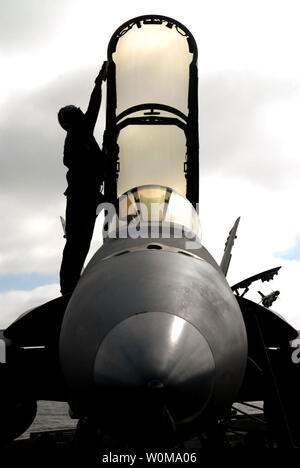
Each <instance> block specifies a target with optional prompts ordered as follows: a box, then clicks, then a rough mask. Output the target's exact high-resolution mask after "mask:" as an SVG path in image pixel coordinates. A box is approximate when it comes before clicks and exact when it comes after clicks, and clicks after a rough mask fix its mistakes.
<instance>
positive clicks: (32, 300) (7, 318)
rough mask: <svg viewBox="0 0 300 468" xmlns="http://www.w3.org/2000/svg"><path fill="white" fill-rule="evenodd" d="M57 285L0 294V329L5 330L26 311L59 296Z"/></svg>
mask: <svg viewBox="0 0 300 468" xmlns="http://www.w3.org/2000/svg"><path fill="white" fill-rule="evenodd" d="M59 295H60V293H59V285H58V284H49V285H46V286H40V287H38V288H35V289H33V290H31V291H9V292H4V293H0V328H2V329H3V328H6V327H8V325H9V324H10V323H12V322H13V321H14V320H15V319H16V318H17V317H19V315H21V314H22V313H23V312H25V311H26V310H29V309H31V308H33V307H36V306H38V305H40V304H43V303H44V302H47V301H50V300H51V299H54V298H55V297H57V296H59Z"/></svg>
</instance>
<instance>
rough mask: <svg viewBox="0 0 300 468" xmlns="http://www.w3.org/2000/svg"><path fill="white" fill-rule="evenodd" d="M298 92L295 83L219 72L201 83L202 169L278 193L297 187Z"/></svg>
mask: <svg viewBox="0 0 300 468" xmlns="http://www.w3.org/2000/svg"><path fill="white" fill-rule="evenodd" d="M299 86H300V80H299V82H298V85H296V84H295V81H294V80H293V79H290V80H288V79H278V78H274V77H272V76H270V77H267V76H264V77H261V76H260V75H259V73H257V72H256V73H253V72H252V73H249V72H242V71H240V72H234V71H233V72H229V71H226V72H220V73H215V74H213V75H211V76H205V77H203V78H202V79H200V163H201V170H202V171H203V172H205V173H212V172H214V173H219V174H221V173H222V174H223V175H224V177H228V176H230V175H233V176H234V175H237V176H239V177H241V178H243V179H247V180H251V181H252V183H253V184H255V185H260V186H267V187H268V189H270V190H272V191H273V190H276V191H277V190H279V189H282V188H284V187H286V186H290V184H291V183H294V184H296V183H298V174H299V172H300V160H299V156H298V155H299V153H300V141H299V136H298V126H297V122H299V120H300V94H299V91H298V89H299Z"/></svg>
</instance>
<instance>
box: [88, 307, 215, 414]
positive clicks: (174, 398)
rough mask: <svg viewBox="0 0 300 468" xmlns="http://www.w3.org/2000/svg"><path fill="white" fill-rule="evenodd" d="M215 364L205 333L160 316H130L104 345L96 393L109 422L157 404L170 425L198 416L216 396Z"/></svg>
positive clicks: (97, 362)
mask: <svg viewBox="0 0 300 468" xmlns="http://www.w3.org/2000/svg"><path fill="white" fill-rule="evenodd" d="M214 376H215V363H214V358H213V355H212V352H211V350H210V347H209V345H208V343H207V341H206V340H205V338H204V337H203V336H202V335H201V333H200V332H199V331H198V330H197V329H196V328H195V327H194V326H193V325H191V324H190V323H189V322H187V321H185V320H184V319H182V318H180V317H178V316H176V315H172V314H168V313H162V312H147V313H141V314H137V315H134V316H131V317H129V318H127V319H126V320H124V321H123V322H121V323H119V324H118V325H116V326H115V327H114V328H113V329H112V330H111V331H110V332H109V333H108V335H107V336H106V337H105V338H104V340H103V342H102V344H101V345H100V347H99V349H98V352H97V356H96V359H95V366H94V380H95V384H96V388H97V392H99V394H100V395H102V397H103V398H100V399H101V401H102V402H103V406H104V408H102V410H103V409H104V410H107V411H108V412H109V415H110V417H111V416H112V414H113V412H115V413H118V415H119V416H120V412H121V413H123V414H124V412H126V411H127V412H128V415H127V416H128V417H130V418H134V416H135V415H138V414H145V411H146V408H148V409H149V408H151V407H152V406H153V404H154V405H155V402H156V403H157V402H158V401H159V402H160V404H161V405H162V406H163V407H166V408H167V410H168V413H169V414H170V415H171V417H172V420H174V421H178V422H179V421H182V420H184V419H186V418H190V417H192V416H193V415H195V413H197V414H200V413H201V411H202V410H203V409H204V407H205V406H206V405H207V403H208V401H209V397H210V395H211V393H212V390H213V385H214Z"/></svg>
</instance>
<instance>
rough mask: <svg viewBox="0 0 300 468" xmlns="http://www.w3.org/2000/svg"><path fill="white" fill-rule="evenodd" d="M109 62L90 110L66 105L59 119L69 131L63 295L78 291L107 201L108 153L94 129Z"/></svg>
mask: <svg viewBox="0 0 300 468" xmlns="http://www.w3.org/2000/svg"><path fill="white" fill-rule="evenodd" d="M106 70H107V62H104V63H103V65H102V68H101V70H100V72H99V74H98V76H97V78H96V80H95V87H94V89H93V91H92V94H91V97H90V102H89V105H88V109H87V111H86V113H85V114H84V113H83V112H82V110H81V109H80V108H79V107H75V106H73V105H70V106H65V107H63V108H62V109H60V111H59V113H58V121H59V123H60V125H61V126H62V128H63V129H64V130H66V132H67V136H66V139H65V145H64V159H63V161H64V165H65V166H66V167H67V168H68V169H69V170H68V172H67V182H68V187H67V190H66V191H65V193H64V194H65V195H66V197H67V206H66V224H65V237H66V245H65V248H64V251H63V258H62V263H61V268H60V288H61V293H62V294H67V293H70V292H72V291H73V290H74V288H75V286H76V284H77V282H78V280H79V277H80V274H81V270H82V267H83V264H84V261H85V258H86V256H87V253H88V251H89V248H90V243H91V239H92V236H93V230H94V226H95V221H96V208H97V206H98V204H99V203H101V201H103V200H104V197H103V195H102V194H101V192H100V189H101V186H102V184H103V181H104V179H105V172H106V155H105V154H104V153H103V152H102V151H101V150H100V148H99V146H98V144H97V142H96V140H95V138H94V135H93V132H94V128H95V125H96V121H97V118H98V114H99V110H100V106H101V98H102V89H101V85H102V81H104V80H105V79H106Z"/></svg>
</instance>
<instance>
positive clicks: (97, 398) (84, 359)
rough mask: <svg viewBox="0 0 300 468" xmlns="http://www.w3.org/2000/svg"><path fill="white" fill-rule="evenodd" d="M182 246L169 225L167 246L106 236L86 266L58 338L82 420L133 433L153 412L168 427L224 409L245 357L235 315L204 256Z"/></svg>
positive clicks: (230, 297) (237, 311) (200, 250)
mask: <svg viewBox="0 0 300 468" xmlns="http://www.w3.org/2000/svg"><path fill="white" fill-rule="evenodd" d="M186 241H187V239H184V238H177V237H176V228H174V229H173V230H172V232H171V236H170V238H169V239H160V238H159V239H157V238H155V239H153V238H151V237H149V238H137V239H131V238H125V239H124V238H116V239H106V240H105V242H104V245H103V246H102V247H101V248H100V249H99V250H98V251H97V252H96V254H95V255H94V257H93V258H92V259H91V261H90V263H89V264H88V266H87V267H86V269H85V271H84V273H83V275H82V277H81V279H80V281H79V283H78V285H77V287H76V289H75V292H74V294H73V295H72V298H71V300H70V302H69V305H68V307H67V310H66V313H65V317H64V321H63V324H62V331H61V337H60V357H61V365H62V370H63V374H64V376H65V379H66V382H67V385H68V388H69V391H70V395H71V399H72V402H73V404H74V405H75V406H76V408H77V409H78V410H79V412H80V413H81V414H82V415H93V417H96V418H97V419H99V421H100V422H101V424H103V425H104V426H105V425H107V426H109V427H113V428H116V427H118V428H119V429H120V428H122V429H126V428H127V430H132V429H133V431H135V430H136V431H142V429H143V427H149V426H151V425H152V426H155V424H158V423H159V421H158V420H157V418H158V416H157V414H159V409H163V410H164V411H167V413H168V417H169V418H170V419H171V421H172V424H173V425H174V426H176V425H180V424H183V425H184V424H188V423H189V422H192V421H194V420H196V419H199V418H200V419H201V417H202V416H203V415H207V414H212V413H213V414H221V412H222V411H223V410H224V409H226V408H228V407H229V406H230V405H231V403H232V401H233V399H234V397H235V395H236V394H237V392H238V389H239V387H240V385H241V382H242V379H243V376H244V370H245V365H246V358H247V338H246V331H245V326H244V322H243V318H242V315H241V312H240V309H239V306H238V303H237V301H236V299H235V297H234V295H233V294H232V291H231V289H230V287H229V285H228V283H227V281H226V279H225V277H224V275H223V273H222V272H221V270H220V268H219V267H218V265H217V264H216V262H215V261H214V260H213V258H212V257H211V255H210V254H209V253H208V251H207V250H206V249H205V248H204V247H203V246H202V245H201V243H200V242H197V241H194V242H193V248H192V249H187V248H186V245H188V244H186ZM195 245H196V247H197V248H195ZM156 410H157V412H156Z"/></svg>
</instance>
